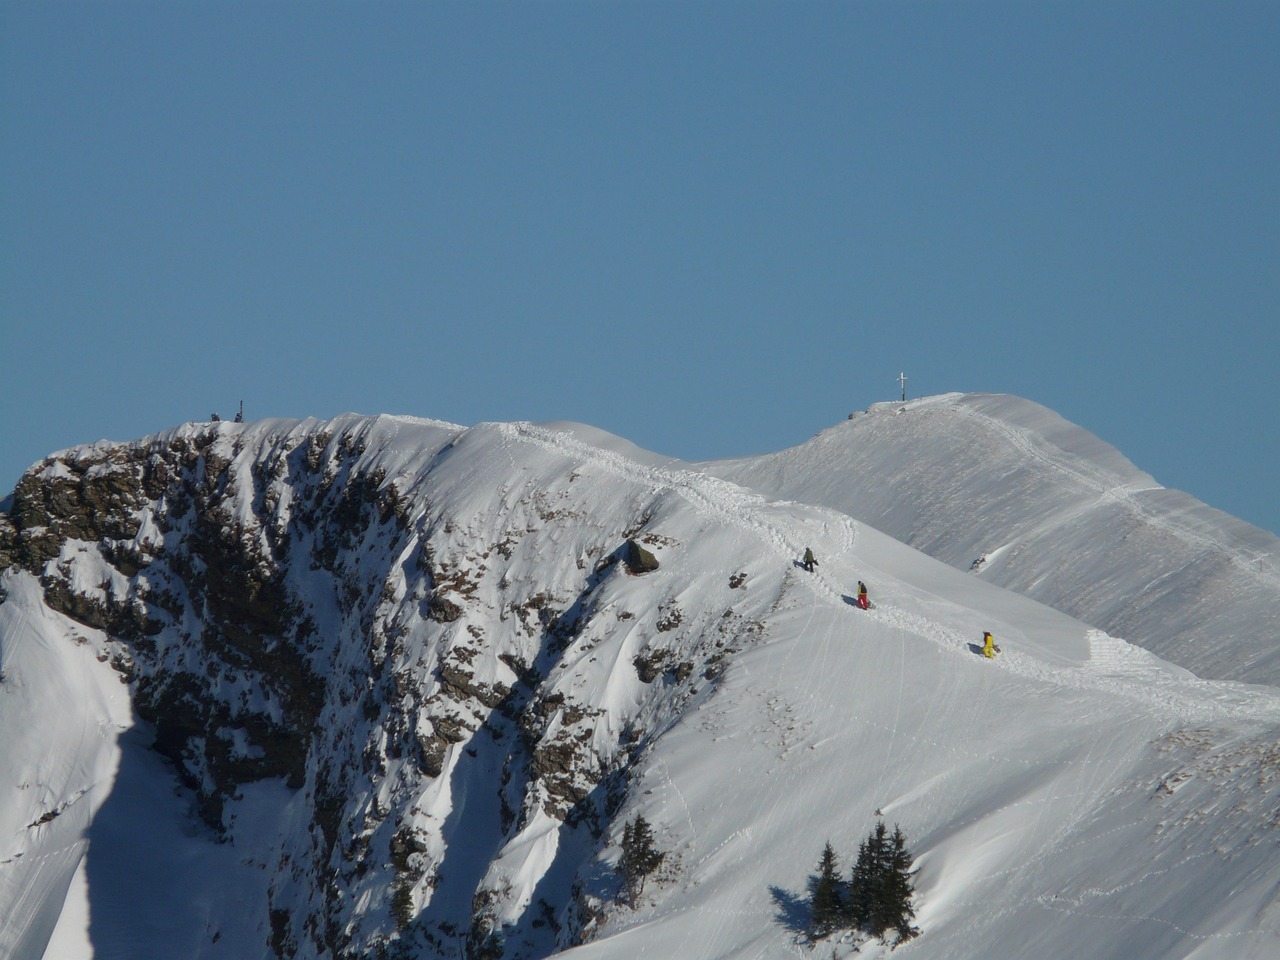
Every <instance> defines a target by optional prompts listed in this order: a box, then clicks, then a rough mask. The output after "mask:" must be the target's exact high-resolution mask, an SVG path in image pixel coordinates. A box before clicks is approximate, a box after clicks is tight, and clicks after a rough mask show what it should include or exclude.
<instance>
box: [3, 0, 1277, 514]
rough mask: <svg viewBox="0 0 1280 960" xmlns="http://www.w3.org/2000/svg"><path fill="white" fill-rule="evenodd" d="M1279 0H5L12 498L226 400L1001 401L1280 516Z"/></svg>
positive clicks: (1201, 493) (750, 443)
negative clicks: (966, 396) (88, 447)
mask: <svg viewBox="0 0 1280 960" xmlns="http://www.w3.org/2000/svg"><path fill="white" fill-rule="evenodd" d="M1278 49H1280V4H1275V3H1270V2H1257V3H1244V2H1227V3H1223V2H1213V3H1209V2H1204V3H1199V2H1196V3H1192V2H1177V0H1174V2H1169V0H1164V2H1156V3H1125V2H1119V3H1112V2H1102V0H1094V2H1087V3H1075V2H1035V3H1031V2H1025V3H1024V2H1019V3H1007V2H996V0H991V2H977V3H969V2H946V3H941V2H939V3H922V2H903V3H891V2H872V3H857V2H844V3H810V2H786V3H748V2H743V3H736V2H727V0H720V2H714V3H701V2H688V3H642V2H626V3H622V2H619V3H610V2H589V3H567V2H530V3H519V4H514V3H497V2H480V3H413V4H409V3H403V4H402V3H372V4H359V5H357V4H334V3H307V4H302V3H288V2H272V3H248V2H226V3H216V4H208V3H197V2H184V3H144V2H127V3H126V2H121V3H96V2H95V3H87V4H81V3H65V2H40V3H25V2H24V3H13V2H10V0H0V130H3V136H0V327H2V334H0V336H2V342H3V351H2V355H3V361H2V363H3V366H2V368H0V370H2V377H0V408H2V409H0V487H3V488H5V489H6V490H7V489H9V488H10V487H11V486H12V484H13V483H14V482H16V481H17V479H18V476H19V475H20V474H21V472H22V470H23V469H25V468H26V466H28V465H29V464H30V463H31V462H33V461H34V460H36V459H38V458H40V457H41V456H43V455H44V454H46V453H48V452H51V451H52V450H55V449H59V448H62V447H66V446H70V445H73V444H76V443H81V442H88V441H93V440H96V439H99V438H103V437H105V438H109V439H115V440H127V439H132V438H134V437H137V436H141V435H144V434H146V433H150V432H153V431H156V430H161V429H164V428H167V427H169V426H172V425H174V424H177V423H180V422H183V421H186V420H192V419H202V418H206V417H207V416H208V415H209V413H210V412H211V411H215V410H216V411H219V412H220V413H222V414H223V415H224V416H230V415H231V414H232V413H234V412H235V409H236V405H237V403H238V401H240V400H241V399H243V400H244V402H245V409H246V414H247V416H248V417H249V418H250V419H256V418H259V417H265V416H290V417H294V416H318V417H328V416H332V415H335V414H337V413H340V412H344V411H357V412H362V413H379V412H387V413H403V414H414V415H418V416H427V417H436V418H440V419H444V420H452V421H456V422H459V423H464V424H471V423H477V422H480V421H484V420H516V419H520V420H551V419H570V420H580V421H584V422H587V423H590V424H593V425H595V426H597V427H600V428H603V429H605V430H609V431H611V432H613V433H617V434H620V435H622V436H624V437H626V438H627V439H629V440H631V441H632V442H634V443H637V444H639V445H640V446H643V447H647V448H650V449H652V450H656V451H659V452H662V453H666V454H670V455H673V456H679V457H684V458H686V459H710V458H719V457H728V456H737V455H745V454H751V453H762V452H766V451H771V450H777V449H781V448H783V447H787V446H791V445H793V444H795V443H799V442H802V441H804V440H806V439H807V438H808V437H810V436H812V435H813V434H814V433H815V432H817V431H818V430H820V429H822V428H823V427H826V426H828V425H830V424H832V423H835V422H837V421H839V420H842V419H843V418H844V417H845V416H847V415H848V414H849V413H850V412H852V411H854V410H860V409H863V408H865V407H866V406H868V405H869V404H871V403H875V402H877V401H881V400H889V399H892V398H893V397H895V396H896V395H897V393H898V389H899V388H898V383H897V376H898V374H899V372H900V371H905V372H906V374H907V376H908V377H909V378H910V379H909V381H908V383H907V389H908V392H909V394H911V395H913V396H919V395H925V394H936V393H943V392H947V391H952V390H964V391H990V392H1006V393H1013V394H1017V395H1019V396H1023V397H1027V398H1029V399H1032V400H1035V401H1037V402H1039V403H1042V404H1044V405H1045V406H1047V407H1050V408H1051V409H1053V410H1055V411H1057V412H1058V413H1059V414H1061V415H1062V416H1064V417H1066V418H1067V419H1068V420H1071V421H1073V422H1075V423H1078V424H1080V425H1081V426H1083V427H1085V428H1086V429H1088V430H1090V431H1092V432H1093V433H1095V434H1097V435H1098V436H1100V437H1101V438H1102V439H1104V440H1106V441H1108V442H1109V443H1111V444H1113V445H1115V446H1116V447H1118V448H1119V449H1120V450H1121V451H1122V452H1123V453H1124V454H1125V455H1126V456H1128V457H1129V458H1130V459H1131V460H1133V461H1134V463H1135V464H1137V466H1139V467H1140V468H1142V469H1144V470H1146V471H1148V472H1150V473H1151V474H1153V475H1154V476H1155V478H1156V479H1157V480H1158V481H1159V482H1161V483H1163V484H1165V485H1166V486H1171V487H1177V488H1179V489H1182V490H1186V491H1188V492H1190V493H1191V494H1193V495H1195V496H1197V497H1199V498H1200V499H1202V500H1204V501H1206V502H1208V503H1210V504H1212V505H1213V506H1216V507H1218V508H1220V509H1222V510H1226V511H1227V512H1229V513H1232V514H1235V515H1237V516H1240V517H1242V518H1244V519H1246V520H1248V521H1250V522H1252V523H1255V524H1258V525H1260V526H1263V527H1265V528H1267V529H1269V530H1271V531H1273V532H1276V531H1280V503H1278V502H1277V498H1276V496H1275V489H1276V480H1275V477H1276V475H1277V472H1278V468H1280V463H1278V462H1277V461H1278V458H1280V454H1278V445H1277V442H1276V439H1275V432H1274V430H1275V427H1274V420H1275V415H1276V412H1277V406H1278V404H1277V400H1278V398H1280V387H1278V386H1277V377H1276V366H1277V360H1278V359H1280V339H1278V338H1280V332H1278V330H1280V324H1277V322H1276V321H1277V316H1276V311H1277V304H1280V177H1278V176H1277V173H1276V171H1277V170H1280V56H1277V54H1276V51H1277V50H1278Z"/></svg>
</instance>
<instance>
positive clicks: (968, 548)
mask: <svg viewBox="0 0 1280 960" xmlns="http://www.w3.org/2000/svg"><path fill="white" fill-rule="evenodd" d="M700 466H701V467H702V468H703V469H705V470H706V471H707V472H709V473H712V474H714V475H716V476H720V477H724V478H727V479H731V480H733V481H735V482H738V483H742V484H744V485H747V486H750V487H752V488H754V489H757V490H760V491H761V492H764V493H767V494H769V495H771V496H776V497H785V498H788V499H793V500H799V501H803V502H807V503H816V504H823V505H825V506H829V507H833V508H835V509H837V510H840V511H842V512H845V513H848V514H850V515H851V516H854V517H857V518H858V519H860V520H863V521H865V522H866V523H869V524H871V525H872V526H875V527H877V528H879V529H881V530H883V531H885V532H886V533H888V534H889V535H891V536H893V537H895V538H897V539H899V540H901V541H903V542H904V543H908V544H910V545H911V546H914V547H916V548H917V549H919V550H923V551H924V552H925V553H928V554H929V555H930V556H933V557H936V558H938V559H940V560H943V561H945V562H946V563H949V564H951V565H952V566H954V567H957V568H959V569H962V570H971V571H972V572H973V573H975V574H976V575H977V576H978V577H980V578H981V579H983V580H987V581H989V582H991V583H996V584H999V585H1000V586H1003V587H1007V588H1009V589H1011V590H1016V591H1018V592H1019V593H1024V594H1026V595H1027V596H1029V597H1032V598H1033V599H1036V600H1039V601H1040V602H1042V603H1046V604H1049V605H1050V606H1052V607H1056V608H1057V609H1059V610H1062V611H1064V612H1066V613H1068V614H1070V615H1071V616H1074V617H1078V618H1079V619H1081V620H1083V621H1085V622H1086V623H1089V624H1092V625H1094V626H1096V627H1099V628H1101V629H1103V630H1106V631H1107V632H1108V633H1110V634H1112V635H1114V636H1120V637H1124V638H1126V639H1128V640H1130V641H1132V642H1134V643H1137V644H1139V645H1141V646H1143V647H1145V648H1147V649H1149V650H1152V651H1153V652H1155V653H1157V654H1159V655H1160V656H1162V657H1164V658H1166V659H1169V660H1172V661H1174V662H1175V663H1179V664H1181V665H1183V666H1185V667H1187V668H1188V669H1190V670H1192V671H1194V672H1195V673H1197V674H1199V675H1201V676H1206V677H1215V678H1219V679H1233V680H1245V681H1248V682H1253V683H1269V684H1272V685H1280V643H1277V637H1280V539H1277V538H1276V537H1275V536H1273V535H1271V534H1270V533H1267V532H1266V531H1264V530H1260V529H1258V528H1256V527H1253V526H1251V525H1249V524H1247V523H1244V522H1243V521H1240V520H1237V519H1236V518H1234V517H1230V516H1228V515H1226V514H1224V513H1222V512H1220V511H1217V510H1214V509H1212V508H1211V507H1208V506H1206V505H1205V504H1203V503H1200V502H1199V501H1197V500H1195V499H1194V498H1192V497H1190V496H1188V495H1186V494H1184V493H1181V492H1179V491H1176V490H1168V489H1165V488H1164V487H1161V486H1160V485H1159V484H1157V483H1156V482H1155V480H1153V479H1152V478H1151V477H1150V476H1149V475H1147V474H1145V473H1143V472H1141V471H1139V470H1138V469H1137V468H1136V467H1134V466H1133V464H1131V463H1130V462H1129V461H1128V460H1126V459H1125V458H1124V457H1123V456H1122V455H1121V454H1120V453H1119V452H1118V451H1117V450H1115V449H1114V448H1113V447H1110V446H1108V445H1107V444H1105V443H1103V442H1102V441H1101V440H1099V439H1098V438H1097V437H1094V436H1093V435H1091V434H1089V433H1088V432H1087V431H1084V430H1082V429H1080V428H1079V427H1077V426H1075V425H1073V424H1071V423H1068V422H1067V421H1065V420H1063V419H1062V418H1061V417H1059V416H1057V415H1056V414H1054V413H1052V412H1051V411H1049V410H1046V409H1045V408H1044V407H1041V406H1039V405H1037V404H1034V403H1031V402H1030V401H1027V400H1023V399H1020V398H1017V397H1010V396H1003V395H990V394H947V395H945V396H939V397H929V398H925V399H921V400H912V401H909V402H907V403H905V404H901V403H885V404H878V405H876V406H873V407H872V408H870V409H869V410H867V411H866V412H864V413H861V414H858V415H855V416H852V417H851V418H850V419H849V420H848V421H846V422H844V423H840V424H837V425H836V426H834V427H831V428H829V429H827V430H824V431H823V432H822V433H820V434H818V435H817V436H816V437H814V438H813V439H812V440H810V441H808V442H806V443H803V444H800V445H799V446H797V447H793V448H791V449H788V450H783V451H780V452H778V453H773V454H766V455H763V456H759V457H749V458H743V459H739V460H726V461H718V462H709V463H705V464H701V465H700Z"/></svg>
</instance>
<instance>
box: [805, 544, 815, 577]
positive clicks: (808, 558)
mask: <svg viewBox="0 0 1280 960" xmlns="http://www.w3.org/2000/svg"><path fill="white" fill-rule="evenodd" d="M817 565H818V561H817V560H816V559H815V558H814V556H813V551H812V550H810V549H809V548H808V547H805V548H804V568H805V569H806V570H808V571H809V572H810V573H813V568H814V567H816V566H817Z"/></svg>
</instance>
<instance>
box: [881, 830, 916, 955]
mask: <svg viewBox="0 0 1280 960" xmlns="http://www.w3.org/2000/svg"><path fill="white" fill-rule="evenodd" d="M888 867H889V869H888V873H887V874H886V875H885V899H886V904H887V906H888V911H887V914H886V915H892V916H893V922H892V924H891V926H892V927H893V928H894V930H896V931H897V933H898V943H903V942H905V941H907V940H910V939H911V938H912V937H916V936H919V935H920V930H919V928H918V927H914V926H912V925H911V921H912V920H914V919H915V916H916V911H915V907H913V906H912V905H911V897H912V896H913V895H914V894H915V880H914V879H913V878H912V871H911V851H910V850H908V849H907V839H906V837H905V836H903V833H902V828H901V827H900V826H898V825H897V824H894V826H893V836H892V837H891V838H890V840H889V863H888Z"/></svg>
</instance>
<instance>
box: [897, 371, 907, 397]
mask: <svg viewBox="0 0 1280 960" xmlns="http://www.w3.org/2000/svg"><path fill="white" fill-rule="evenodd" d="M907 379H908V378H907V375H906V374H905V373H899V374H898V383H899V384H900V385H901V387H902V402H903V403H906V402H907Z"/></svg>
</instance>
